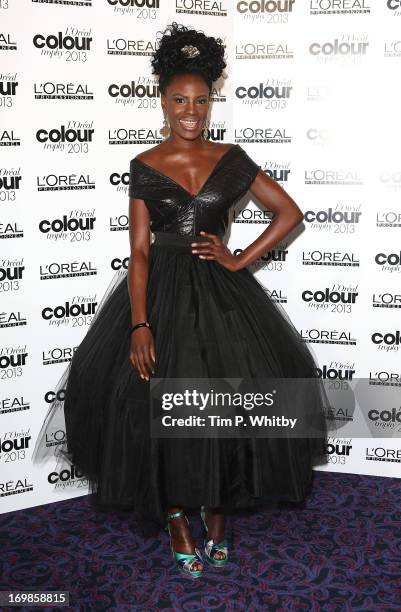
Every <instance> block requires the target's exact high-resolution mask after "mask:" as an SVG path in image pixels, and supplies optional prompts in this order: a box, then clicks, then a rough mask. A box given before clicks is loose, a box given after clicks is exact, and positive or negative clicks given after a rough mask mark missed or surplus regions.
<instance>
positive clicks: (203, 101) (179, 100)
mask: <svg viewBox="0 0 401 612" xmlns="http://www.w3.org/2000/svg"><path fill="white" fill-rule="evenodd" d="M173 99H174V102H177V103H178V104H181V103H182V102H183V101H184V102H185V98H184V97H183V96H175V97H174V98H173ZM197 103H198V104H207V98H200V99H199V100H197Z"/></svg>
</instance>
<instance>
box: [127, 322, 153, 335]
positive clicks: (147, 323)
mask: <svg viewBox="0 0 401 612" xmlns="http://www.w3.org/2000/svg"><path fill="white" fill-rule="evenodd" d="M137 327H149V329H153V328H152V326H151V324H150V323H149V321H143V323H137V324H136V325H134V327H132V328H131V331H130V333H129V335H131V334H132V332H133V331H134V329H137Z"/></svg>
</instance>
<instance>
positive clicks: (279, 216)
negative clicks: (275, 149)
mask: <svg viewBox="0 0 401 612" xmlns="http://www.w3.org/2000/svg"><path fill="white" fill-rule="evenodd" d="M249 191H250V192H251V193H252V194H253V195H254V196H256V198H257V199H258V200H259V201H260V203H261V204H263V206H264V207H265V208H267V210H270V211H272V212H273V213H274V215H273V219H272V221H271V223H270V225H269V227H267V228H266V229H265V230H264V232H262V233H261V234H260V236H258V238H257V239H256V240H255V241H254V242H252V243H251V244H250V245H249V246H247V247H246V249H244V250H243V251H242V252H241V253H240V254H239V255H237V257H236V259H237V261H238V268H237V269H238V270H240V269H241V268H245V267H246V266H249V264H251V263H252V262H253V261H256V260H257V259H258V257H260V256H261V255H264V254H265V253H267V251H270V250H271V249H272V248H273V247H274V246H275V245H276V244H277V243H278V242H280V240H282V239H283V238H284V237H285V236H286V235H287V234H288V233H289V232H291V230H293V229H294V227H296V226H297V225H298V223H300V222H301V221H302V219H303V218H304V215H303V213H302V211H301V209H300V208H299V207H298V205H297V204H296V203H295V202H294V200H293V199H292V198H291V196H289V195H288V193H286V191H284V189H283V188H282V187H281V186H280V185H279V184H278V183H276V181H274V180H273V179H272V178H270V176H268V175H267V174H266V173H265V172H264V171H263V170H259V172H258V173H257V175H256V178H255V180H254V181H253V183H252V185H251V186H250V188H249Z"/></svg>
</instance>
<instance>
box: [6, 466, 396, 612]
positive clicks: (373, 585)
mask: <svg viewBox="0 0 401 612" xmlns="http://www.w3.org/2000/svg"><path fill="white" fill-rule="evenodd" d="M400 499H401V480H399V479H395V478H379V477H374V476H359V475H353V474H337V473H333V472H332V473H330V472H315V480H314V486H313V491H312V494H311V495H310V496H309V497H308V499H307V501H306V503H305V505H304V507H289V506H286V507H283V508H282V509H280V510H270V511H265V512H258V513H242V514H238V515H235V516H230V517H228V519H227V531H226V533H227V537H228V541H229V547H230V548H229V552H230V558H231V562H230V563H229V564H228V565H227V566H226V567H225V568H224V569H222V568H217V569H215V568H210V566H208V565H206V569H205V573H204V576H203V577H202V578H201V579H200V580H198V581H194V580H191V579H190V578H187V577H185V576H182V575H181V574H178V572H177V571H176V569H175V567H174V565H173V562H172V558H171V553H170V549H169V542H168V534H167V532H166V531H164V530H160V531H159V532H154V531H153V532H151V531H150V528H143V527H141V528H140V527H139V526H138V525H137V524H136V523H135V521H134V520H133V518H132V515H130V513H123V512H120V513H118V512H99V511H94V509H93V506H92V496H90V495H87V496H85V497H80V498H76V499H72V500H66V501H62V502H58V503H53V504H47V505H44V506H39V507H36V508H29V509H27V510H22V511H19V512H9V513H7V514H3V515H0V540H1V558H0V559H1V560H0V569H1V577H0V590H18V589H25V590H33V589H38V590H64V591H69V592H70V607H69V608H61V607H60V608H55V607H53V608H51V610H67V609H68V610H74V611H75V610H76V611H78V610H79V611H81V610H82V611H85V612H86V611H91V610H96V611H97V610H118V611H120V610H121V611H128V610H147V611H152V612H153V611H155V612H156V611H158V610H162V609H163V610H185V611H190V612H194V611H197V610H199V611H200V610H202V611H205V610H213V611H218V612H220V611H221V612H226V611H231V610H233V611H234V610H246V611H247V612H252V611H255V610H257V611H259V610H267V611H269V612H270V610H272V611H276V610H277V611H280V612H281V611H287V610H291V611H297V612H300V611H302V612H304V611H305V612H306V611H307V612H309V611H313V612H315V611H324V612H337V611H339V612H340V611H341V612H343V611H345V610H358V611H361V612H370V611H373V610H374V611H378V610H379V611H380V612H384V611H385V612H387V611H390V610H394V611H397V612H399V611H400V610H401V581H400V574H401V530H400V520H401V513H400ZM189 519H190V521H191V524H192V525H193V530H194V536H195V537H196V538H197V541H198V543H199V544H200V534H201V530H200V519H199V516H196V515H190V516H189ZM6 609H7V610H10V612H12V610H17V609H19V610H40V609H44V610H45V609H46V610H49V609H50V608H38V607H29V608H27V607H23V608H2V610H6Z"/></svg>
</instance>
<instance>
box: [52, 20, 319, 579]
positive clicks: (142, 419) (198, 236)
mask: <svg viewBox="0 0 401 612" xmlns="http://www.w3.org/2000/svg"><path fill="white" fill-rule="evenodd" d="M225 66H226V64H225V62H224V46H223V44H222V42H221V40H220V39H216V38H213V37H207V36H206V35H205V34H204V33H202V32H198V31H196V30H192V29H188V28H186V27H184V26H180V25H178V24H176V23H175V22H174V23H173V24H172V25H171V26H169V27H167V28H166V30H165V31H164V33H163V36H162V38H161V41H160V45H159V47H158V49H157V51H156V52H155V54H154V57H153V59H152V67H153V72H154V74H156V75H158V77H159V87H160V92H161V105H162V109H163V111H164V114H165V119H166V120H167V122H168V124H169V129H170V133H169V136H168V137H167V138H166V139H165V140H164V141H163V142H162V143H161V144H159V145H157V146H155V147H153V148H151V149H149V150H147V151H145V152H143V153H141V154H139V155H137V156H136V157H135V158H134V159H132V160H131V164H130V186H129V196H130V200H129V220H130V246H131V257H130V262H129V267H128V273H127V275H126V276H124V277H123V279H122V280H119V282H117V283H116V282H114V283H112V285H111V286H110V287H109V288H108V290H107V291H106V293H105V295H104V297H103V300H102V302H101V304H100V306H99V308H98V311H97V313H96V315H95V318H94V320H93V322H92V324H91V326H90V328H89V330H88V332H87V334H86V336H85V338H84V339H83V341H82V342H81V344H80V345H79V347H78V349H77V351H76V353H75V354H74V358H73V360H72V362H71V363H70V366H69V368H68V370H67V372H66V373H65V375H64V377H63V378H62V380H61V382H60V385H59V388H60V389H61V388H63V389H64V387H65V400H64V406H63V414H64V416H65V424H66V434H67V435H66V440H65V442H64V444H62V445H60V446H59V447H58V453H59V455H60V456H64V457H67V458H68V459H69V460H70V461H71V462H73V463H74V464H75V465H76V466H79V467H80V468H81V469H82V470H83V471H84V473H85V475H86V476H87V477H88V479H89V482H90V484H91V486H92V487H93V490H94V491H96V493H97V498H96V499H97V503H98V506H101V507H110V508H129V509H131V510H134V511H135V512H137V513H138V514H139V515H142V516H147V517H148V518H149V517H150V518H153V519H155V520H157V521H158V522H159V523H163V522H164V521H165V520H166V518H167V525H168V529H169V534H170V546H171V550H172V553H173V557H174V559H175V561H176V563H177V566H178V568H179V569H180V570H181V571H182V572H184V573H185V574H186V575H188V576H191V577H199V576H200V575H201V573H202V570H203V560H202V555H201V553H200V551H199V549H198V548H197V547H196V543H195V542H194V540H193V537H192V534H191V530H190V525H189V522H188V519H187V518H186V515H185V513H184V509H185V508H186V507H192V508H193V507H197V508H199V507H201V506H204V507H205V508H202V510H201V517H202V519H203V525H204V533H205V539H204V552H205V558H206V560H207V561H208V562H209V563H210V564H212V565H214V566H222V565H224V564H225V563H226V562H227V559H228V549H227V542H226V540H225V537H224V516H225V513H226V512H228V511H233V510H236V509H243V508H256V507H258V506H262V507H263V506H264V507H274V506H276V505H277V504H278V503H279V501H280V500H287V501H295V502H299V501H302V500H303V499H304V498H305V496H306V495H307V493H308V491H309V489H310V485H311V481H312V462H313V460H315V459H316V458H320V460H321V461H324V458H325V442H326V438H325V435H324V431H323V427H322V435H321V436H320V437H315V438H311V439H301V438H298V439H292V440H291V441H290V444H289V443H288V440H285V439H279V438H277V439H276V438H270V439H254V438H226V439H218V438H217V439H216V438H212V439H211V438H206V437H205V438H195V439H193V438H188V439H185V438H178V439H168V438H166V439H164V438H154V437H151V436H150V433H149V381H150V377H151V376H152V375H154V376H156V377H159V378H165V379H167V378H208V377H221V378H224V377H248V378H255V377H262V378H263V377H294V378H300V377H313V376H314V375H315V374H314V372H315V368H316V365H315V362H314V359H313V357H312V355H311V353H310V351H309V349H308V348H307V347H306V345H305V344H304V343H303V342H302V338H301V337H300V335H299V334H298V332H297V331H296V329H295V328H294V326H293V325H292V323H291V321H290V319H289V318H288V316H287V315H286V313H285V311H284V310H283V309H282V308H281V307H280V306H279V305H277V304H275V303H274V302H273V301H272V300H271V298H270V297H269V296H268V294H267V292H266V291H265V289H264V288H263V287H262V285H260V284H259V283H258V282H257V280H256V279H255V278H254V277H253V276H252V274H251V273H250V272H249V270H247V268H246V266H248V265H249V264H250V263H251V262H253V261H254V260H256V259H257V258H258V257H259V256H261V255H263V254H265V253H266V252H267V251H268V250H269V249H271V248H272V247H273V246H274V245H275V244H276V243H277V242H278V241H279V240H281V239H282V238H284V237H285V236H286V235H287V234H288V232H289V231H291V230H292V229H293V228H294V227H295V226H296V225H297V224H298V223H299V222H300V221H301V220H302V218H303V215H302V212H301V211H300V209H299V208H298V206H297V205H296V204H295V202H294V201H293V200H292V199H291V198H290V197H289V196H288V195H287V194H286V193H285V191H284V190H283V189H282V188H281V187H280V186H279V185H278V184H277V183H276V182H274V181H273V180H272V179H271V178H269V177H268V176H267V175H266V174H265V173H264V172H263V171H262V170H261V169H260V166H258V165H257V164H256V163H255V162H254V161H253V160H252V159H251V158H250V157H249V156H248V155H247V154H246V152H245V151H244V149H242V147H240V146H239V145H232V144H214V143H211V142H208V141H207V140H204V138H203V135H202V132H203V127H204V123H205V121H206V118H207V115H208V111H209V97H210V92H211V88H212V83H213V82H214V81H215V80H216V79H218V78H219V77H220V76H221V74H222V71H223V69H224V67H225ZM248 189H249V190H250V191H251V192H252V194H253V195H254V196H256V198H258V200H259V201H260V202H261V204H262V205H263V206H265V207H266V208H268V209H269V210H271V211H273V213H274V219H273V221H272V223H271V224H270V226H269V227H268V228H267V229H266V230H265V231H264V232H263V233H262V234H261V235H260V236H259V237H258V238H257V240H255V241H254V242H253V243H252V244H251V245H249V246H248V247H247V248H246V249H244V250H243V251H242V252H241V253H240V254H239V255H233V254H232V253H231V252H230V250H229V249H228V248H227V247H226V246H225V244H224V243H223V240H222V238H223V237H224V234H225V232H226V230H227V225H228V211H229V208H230V207H231V206H232V204H233V203H234V202H236V201H238V200H239V199H240V198H242V197H243V196H244V195H245V194H246V192H247V191H248ZM151 232H152V233H153V234H154V238H155V239H154V241H153V242H151V240H150V238H151ZM324 403H325V397H324V393H323V392H322V393H321V395H320V394H316V395H315V396H311V397H310V398H309V399H308V412H309V414H312V415H313V416H317V417H318V418H321V421H322V422H323V423H324V408H325V406H324ZM305 408H306V407H305ZM55 414H56V408H55V407H53V409H50V411H49V415H48V419H47V426H48V424H49V422H50V420H51V419H52V418H54V416H55Z"/></svg>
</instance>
